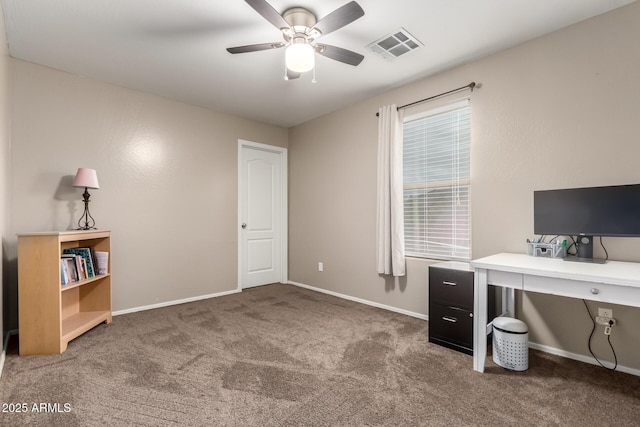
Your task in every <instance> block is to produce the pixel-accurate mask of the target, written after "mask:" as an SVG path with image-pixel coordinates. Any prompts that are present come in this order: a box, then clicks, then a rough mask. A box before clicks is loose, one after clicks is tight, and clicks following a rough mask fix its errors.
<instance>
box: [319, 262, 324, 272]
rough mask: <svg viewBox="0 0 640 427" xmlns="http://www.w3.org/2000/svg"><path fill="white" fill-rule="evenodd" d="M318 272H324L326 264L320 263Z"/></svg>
mask: <svg viewBox="0 0 640 427" xmlns="http://www.w3.org/2000/svg"><path fill="white" fill-rule="evenodd" d="M318 271H324V263H322V262H319V263H318Z"/></svg>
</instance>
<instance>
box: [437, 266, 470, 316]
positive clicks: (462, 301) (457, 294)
mask: <svg viewBox="0 0 640 427" xmlns="http://www.w3.org/2000/svg"><path fill="white" fill-rule="evenodd" d="M429 301H432V302H434V303H439V304H444V305H451V306H455V307H461V308H464V309H466V310H469V311H471V310H473V272H471V271H461V270H453V269H447V268H437V267H429Z"/></svg>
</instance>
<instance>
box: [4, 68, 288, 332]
mask: <svg viewBox="0 0 640 427" xmlns="http://www.w3.org/2000/svg"><path fill="white" fill-rule="evenodd" d="M12 78H13V84H12V87H13V91H14V98H13V157H12V164H13V188H12V200H11V207H12V212H13V218H12V221H11V227H10V230H9V232H8V233H6V236H7V241H8V243H9V251H8V255H9V257H10V258H15V256H16V254H15V251H16V249H15V246H16V240H15V238H14V237H13V236H15V233H19V232H31V231H44V230H64V229H67V228H69V227H74V226H75V224H76V221H77V220H78V218H79V216H80V215H81V213H82V209H83V205H82V202H81V200H82V197H81V193H82V190H81V189H75V188H73V187H71V181H72V179H73V175H75V172H76V169H77V168H78V167H89V168H94V169H96V170H97V172H98V179H99V181H100V187H101V188H100V189H99V190H94V191H92V192H91V205H90V208H91V213H92V215H93V217H94V218H95V220H96V225H97V226H98V227H99V228H104V229H110V230H112V239H111V241H112V269H113V282H112V283H113V309H114V311H117V310H124V309H129V308H135V307H140V306H144V305H150V304H156V303H162V302H167V301H173V300H179V299H184V298H189V297H198V296H203V295H209V294H214V293H219V292H223V291H229V290H233V289H236V288H237V271H238V269H237V251H238V249H237V205H238V203H237V162H238V160H237V151H238V145H237V144H238V142H237V141H238V139H239V138H241V139H245V140H250V141H256V142H261V143H265V144H271V145H278V146H285V147H286V146H287V138H288V135H287V130H286V129H284V128H280V127H276V126H271V125H265V124H260V123H256V122H253V121H250V120H245V119H241V118H238V117H233V116H229V115H223V114H219V113H215V112H212V111H209V110H206V109H203V108H199V107H194V106H189V105H186V104H182V103H178V102H174V101H170V100H167V99H164V98H160V97H156V96H153V95H148V94H144V93H140V92H135V91H131V90H128V89H123V88H120V87H116V86H112V85H109V84H105V83H100V82H97V81H94V80H90V79H86V78H82V77H79V76H75V75H71V74H67V73H63V72H59V71H56V70H52V69H50V68H46V67H42V66H39V65H34V64H32V63H28V62H24V61H20V60H15V59H13V60H12ZM212 84H213V83H212ZM14 286H15V285H14ZM14 327H15V326H14Z"/></svg>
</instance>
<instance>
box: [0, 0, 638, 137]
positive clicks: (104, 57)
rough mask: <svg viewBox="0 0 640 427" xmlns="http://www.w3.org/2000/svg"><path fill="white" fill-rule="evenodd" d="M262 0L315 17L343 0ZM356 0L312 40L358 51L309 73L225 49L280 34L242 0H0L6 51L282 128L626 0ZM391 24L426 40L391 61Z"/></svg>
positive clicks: (265, 56) (268, 56)
mask: <svg viewBox="0 0 640 427" xmlns="http://www.w3.org/2000/svg"><path fill="white" fill-rule="evenodd" d="M268 1H269V3H270V4H271V5H272V6H273V8H275V9H276V10H277V11H278V12H280V13H282V12H284V11H285V10H286V9H288V8H290V7H294V6H300V7H305V8H307V9H309V10H311V11H312V12H314V13H315V14H316V16H317V17H318V19H320V18H322V17H323V16H326V15H327V14H329V13H330V12H331V11H333V10H335V9H336V8H338V7H340V6H342V5H343V4H345V3H347V2H348V0H323V1H318V0H296V1H289V0H268ZM357 1H358V3H359V4H360V6H362V8H363V9H364V11H365V15H364V16H363V17H362V18H360V19H358V20H357V21H355V22H353V23H351V24H349V25H347V26H346V27H344V28H342V29H339V30H337V31H336V32H334V33H331V34H328V35H326V36H325V37H322V38H320V41H321V42H322V43H326V44H331V45H335V46H339V47H343V48H346V49H350V50H353V51H356V52H358V53H360V54H363V55H365V59H364V61H363V62H362V63H361V64H360V65H359V66H358V67H353V66H350V65H345V64H343V63H339V62H336V61H333V60H331V59H328V58H325V57H322V56H317V59H316V73H317V74H316V78H317V80H318V83H315V84H313V83H311V75H310V74H311V73H305V74H303V75H302V77H301V78H300V79H297V80H289V81H285V80H284V79H283V78H282V76H283V74H284V50H283V49H277V50H268V51H261V52H252V53H245V54H239V55H231V54H229V53H228V52H227V51H226V50H225V48H227V47H232V46H239V45H246V44H256V43H265V42H277V41H282V36H281V33H280V31H278V29H276V28H275V27H274V26H272V25H271V24H270V23H269V22H268V21H266V20H265V19H264V18H263V17H262V16H260V15H259V14H258V13H257V12H256V11H255V10H254V9H253V8H252V7H250V6H249V5H248V4H247V3H246V2H245V1H243V0H224V1H223V0H164V1H158V0H2V8H3V11H4V16H5V22H6V28H7V37H8V40H9V49H10V53H11V56H13V57H15V58H20V59H24V60H26V61H31V62H35V63H38V64H43V65H46V66H49V67H52V68H56V69H60V70H64V71H68V72H70V73H74V74H79V75H83V76H88V77H91V78H94V79H98V80H102V81H106V82H110V83H113V84H116V85H120V86H124V87H128V88H132V89H137V90H141V91H144V92H150V93H154V94H158V95H161V96H165V97H167V98H171V99H175V100H179V101H183V102H186V103H190V104H195V105H200V106H203V107H207V108H210V109H213V110H216V111H222V112H226V113H230V114H234V115H239V116H242V117H247V118H250V119H254V120H258V121H262V122H266V123H272V124H276V125H280V126H285V127H290V126H294V125H296V124H300V123H303V122H305V121H307V120H310V119H312V118H315V117H318V116H321V115H323V114H326V113H328V112H331V111H334V110H338V109H340V108H342V107H345V106H347V105H350V104H352V103H354V102H357V101H360V100H363V99H367V98H369V97H371V96H374V95H376V94H379V93H382V92H385V91H387V90H389V89H391V88H394V87H398V86H401V85H404V84H406V83H408V82H411V81H414V80H418V79H420V78H423V77H426V76H429V75H432V74H434V73H437V72H439V71H442V70H445V69H448V68H451V67H454V66H456V65H459V64H462V63H464V62H468V61H470V60H472V59H476V58H479V57H482V56H486V55H488V54H490V53H493V52H496V51H499V50H502V49H505V48H507V47H510V46H513V45H516V44H518V43H521V42H523V41H526V40H529V39H532V38H535V37H538V36H540V35H543V34H546V33H549V32H552V31H555V30H557V29H559V28H562V27H565V26H568V25H571V24H573V23H576V22H579V21H582V20H584V19H587V18H589V17H592V16H595V15H599V14H601V13H604V12H606V11H608V10H611V9H615V8H617V7H620V6H623V5H625V4H628V3H632V2H633V1H634V0H396V1H390V0H357ZM400 27H403V28H405V29H406V30H407V31H409V33H411V34H412V35H413V36H415V37H416V38H417V39H418V40H420V41H421V42H422V43H423V44H424V48H421V49H419V50H416V51H414V52H412V53H410V54H407V55H406V56H402V57H400V58H398V59H397V60H395V61H394V62H387V61H385V60H384V59H382V58H381V57H379V56H376V55H374V54H373V53H371V52H370V51H368V50H367V49H366V48H365V46H366V45H368V44H369V43H371V42H373V41H375V40H377V39H379V38H380V37H382V36H385V35H387V34H389V33H391V32H394V31H395V30H397V29H399V28H400ZM466 83H467V82H461V85H462V84H466ZM426 95H429V94H426Z"/></svg>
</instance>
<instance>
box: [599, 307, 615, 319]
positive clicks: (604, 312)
mask: <svg viewBox="0 0 640 427" xmlns="http://www.w3.org/2000/svg"><path fill="white" fill-rule="evenodd" d="M598 316H600V317H609V318H611V317H613V309H611V308H598Z"/></svg>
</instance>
